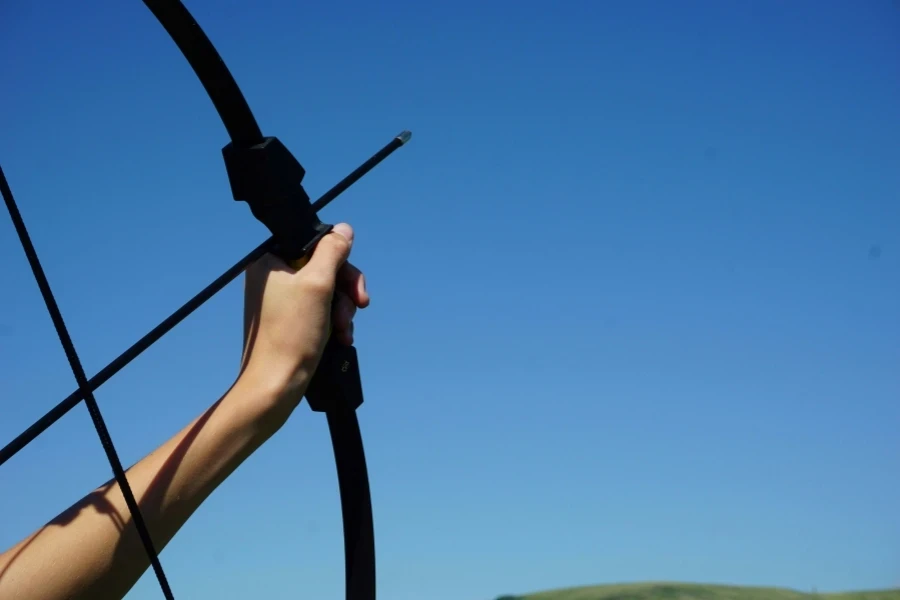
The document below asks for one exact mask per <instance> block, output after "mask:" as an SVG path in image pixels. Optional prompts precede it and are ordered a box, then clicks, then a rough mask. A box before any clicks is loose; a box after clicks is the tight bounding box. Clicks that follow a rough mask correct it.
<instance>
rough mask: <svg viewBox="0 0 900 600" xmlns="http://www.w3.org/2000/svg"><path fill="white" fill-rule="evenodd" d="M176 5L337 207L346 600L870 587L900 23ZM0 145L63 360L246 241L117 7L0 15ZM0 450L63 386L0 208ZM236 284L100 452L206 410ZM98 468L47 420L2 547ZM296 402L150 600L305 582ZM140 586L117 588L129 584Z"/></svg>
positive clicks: (104, 348)
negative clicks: (52, 303) (357, 373)
mask: <svg viewBox="0 0 900 600" xmlns="http://www.w3.org/2000/svg"><path fill="white" fill-rule="evenodd" d="M188 7H189V8H190V9H191V10H192V11H193V12H194V14H195V16H196V17H197V19H198V20H199V22H200V23H201V24H202V26H203V27H204V28H205V29H206V31H207V33H208V34H209V35H210V37H211V38H212V40H213V41H214V43H215V44H216V46H217V47H218V48H219V50H220V52H221V53H222V55H223V57H224V59H225V60H226V62H227V64H228V66H229V67H230V68H231V70H232V72H233V73H234V75H235V77H236V78H237V80H238V82H239V84H240V86H241V87H242V89H243V90H244V92H245V94H246V96H247V98H248V100H249V102H250V104H251V106H252V107H253V109H254V112H255V113H256V115H257V118H258V119H259V121H260V124H261V125H262V127H263V130H264V132H265V133H266V134H269V135H277V136H278V137H280V138H281V139H282V140H283V141H284V142H285V143H286V144H287V145H288V147H290V148H291V149H292V151H293V152H294V153H295V155H296V156H297V157H298V158H299V159H300V160H301V162H302V163H303V164H304V166H305V167H306V168H307V171H308V176H307V179H306V184H307V189H308V190H309V191H310V193H311V194H312V195H313V196H317V195H318V194H320V193H322V192H323V191H324V190H326V189H327V188H328V187H330V186H331V185H332V184H333V183H334V182H335V181H337V180H338V179H339V178H340V177H342V176H343V175H344V174H345V173H346V172H348V171H349V170H350V169H352V168H354V167H355V166H356V165H357V164H358V163H359V162H361V161H362V160H363V159H365V158H366V157H368V156H369V155H370V154H371V153H372V152H374V151H375V150H376V149H378V148H380V147H381V146H382V145H383V144H384V143H386V142H387V141H388V140H389V139H390V138H391V137H392V136H393V135H395V134H396V133H397V132H399V131H400V130H402V129H410V130H412V131H413V140H412V143H411V144H409V145H408V146H407V147H405V148H403V149H402V150H400V151H398V152H397V153H396V154H395V155H394V156H392V157H391V158H389V159H388V160H387V161H386V162H385V163H383V164H382V165H381V166H379V167H378V168H377V169H376V170H375V171H374V172H372V173H371V174H370V175H368V176H367V177H366V178H365V179H364V180H363V181H362V182H361V183H359V184H357V185H356V186H355V187H353V188H352V189H351V190H350V191H349V192H347V193H346V194H345V195H344V197H342V198H341V200H340V201H339V202H337V203H335V204H334V205H333V206H331V207H329V208H328V209H327V210H326V211H325V212H324V213H323V218H326V219H328V220H331V221H336V220H346V221H348V222H350V223H351V224H353V225H354V226H355V228H356V230H357V236H358V237H357V239H358V243H357V245H356V247H355V250H354V255H353V260H354V261H355V262H356V263H357V264H359V265H360V266H361V267H363V268H364V269H365V270H366V271H367V273H368V275H369V283H370V289H371V292H372V295H373V302H372V305H371V307H370V308H369V309H367V310H366V311H364V312H362V313H361V314H360V315H359V318H358V323H357V331H358V347H359V351H360V353H361V360H362V362H363V369H364V373H363V374H364V377H365V389H366V396H367V402H366V404H365V405H364V407H363V408H362V409H361V412H360V418H361V421H362V426H363V429H364V435H365V443H366V450H367V453H368V459H369V465H370V470H371V479H372V493H373V499H374V505H375V519H376V528H377V531H376V536H377V550H378V576H379V592H380V597H382V598H422V597H426V596H427V597H428V598H431V599H434V600H460V599H471V600H478V599H482V600H484V599H489V598H492V597H494V596H496V595H498V594H501V593H519V592H527V591H531V590H537V589H544V588H552V587H557V586H569V585H578V584H592V583H604V582H617V581H632V580H647V579H652V580H686V581H714V582H731V583H740V584H766V585H780V586H794V587H798V588H802V589H809V588H810V587H812V586H818V588H819V589H820V590H841V589H852V588H878V587H886V586H894V585H900V513H898V511H897V507H898V506H900V443H898V441H897V434H896V432H897V423H898V422H900V402H898V400H900V368H898V365H900V351H898V348H900V344H898V341H900V276H898V275H900V227H898V225H900V203H898V190H900V145H898V143H897V140H898V139H900V113H898V111H897V107H898V106H900V77H898V75H900V62H898V57H900V10H898V6H897V4H896V3H892V2H890V1H888V0H873V1H871V2H860V3H850V2H838V1H828V2H812V1H808V0H804V1H798V2H791V3H776V2H772V1H765V2H754V3H735V2H714V1H708V2H697V1H689V2H678V3H675V2H654V3H651V2H628V3H626V2H615V3H614V2H590V1H582V2H565V3H558V4H556V5H554V4H552V3H549V2H537V1H525V2H515V3H512V2H505V3H501V2H494V3H487V4H483V3H476V2H473V1H465V2H453V3H449V2H427V3H414V2H393V3H390V4H389V5H383V6H379V5H377V3H376V4H373V3H366V2H358V1H357V2H352V3H338V4H335V6H334V7H331V8H326V7H324V5H322V4H321V3H320V4H319V5H317V6H315V7H314V8H312V9H308V5H307V4H306V3H294V2H287V1H284V0H281V1H256V2H247V1H244V2H237V1H232V2H212V1H211V0H194V1H191V2H189V3H188ZM0 32H2V33H0V56H2V63H0V69H2V71H0V75H2V89H3V92H2V94H0V162H2V165H3V168H4V170H5V171H6V174H7V176H8V177H9V180H10V183H11V185H12V187H13V190H14V191H15V193H16V194H17V197H18V200H19V203H20V205H21V208H22V212H23V214H24V217H25V219H26V221H27V223H28V225H29V226H30V228H31V232H32V235H33V238H34V241H35V244H36V246H37V248H38V250H39V252H40V256H41V258H42V259H43V261H44V264H45V267H46V270H47V272H48V275H49V278H50V280H51V283H52V285H53V288H54V291H55V292H56V294H57V296H58V299H59V302H60V304H61V306H62V309H63V312H64V315H65V318H66V320H67V322H68V324H69V327H70V329H71V332H72V334H73V337H74V340H75V343H76V345H77V347H78V349H79V351H80V353H81V356H82V357H83V360H84V363H85V365H86V368H87V370H88V371H89V372H90V373H94V372H96V371H97V370H99V369H100V368H101V367H103V366H104V365H105V364H106V363H107V362H108V361H109V360H111V359H112V358H113V357H115V356H116V355H117V354H118V353H119V352H120V351H122V350H123V349H125V348H126V347H127V346H128V345H130V344H131V343H132V342H134V341H135V340H136V339H137V338H138V337H140V336H141V335H142V334H144V333H145V332H146V331H147V330H149V329H150V328H151V327H152V326H154V325H155V324H156V323H157V322H158V321H159V320H161V319H162V318H163V317H165V316H166V315H167V314H168V313H169V312H170V311H171V310H173V309H174V308H176V307H177V306H178V305H180V304H181V303H182V302H183V301H184V300H186V299H187V298H188V297H189V296H190V295H192V294H193V293H195V292H196V291H197V290H199V289H200V288H201V287H202V286H203V285H205V284H206V283H207V282H208V281H209V280H211V279H212V278H213V277H215V276H216V275H218V274H219V272H221V271H222V270H224V269H225V268H226V267H227V266H229V265H230V264H231V263H233V262H234V261H235V260H236V259H237V258H239V257H240V256H242V255H243V254H244V253H246V252H247V251H249V249H251V248H252V247H253V246H255V245H256V244H257V243H258V242H259V241H261V240H262V239H263V238H264V237H265V231H264V229H263V227H262V226H261V225H260V224H258V223H257V222H256V221H255V220H254V219H253V218H252V217H251V215H250V213H249V211H248V210H247V207H246V205H244V204H242V203H236V202H234V201H232V200H231V199H230V196H229V193H228V184H227V180H226V177H225V174H224V169H223V165H222V161H221V157H220V148H221V146H222V145H223V144H224V143H226V142H227V139H226V136H225V131H224V129H223V127H222V125H221V123H220V121H219V120H218V117H217V115H216V113H215V111H214V110H213V107H212V105H211V103H210V102H209V100H208V98H207V97H206V95H205V93H204V91H203V89H202V88H201V86H200V84H199V83H198V82H197V80H196V79H195V76H194V74H193V73H192V71H191V70H190V68H189V67H188V65H187V63H186V62H185V61H184V59H183V58H182V57H181V55H180V54H179V53H178V51H177V49H176V48H175V46H174V44H173V43H172V42H171V41H170V40H169V39H168V38H167V36H166V34H165V32H164V31H163V29H162V28H161V27H160V26H159V24H158V23H157V22H156V21H155V19H154V18H153V17H152V15H151V14H150V12H149V11H148V10H147V9H146V8H145V7H144V5H143V4H142V3H141V2H139V1H137V0H134V1H129V2H112V1H110V0H102V1H93V2H87V3H76V4H74V5H70V4H68V3H61V2H59V3H53V4H52V5H48V6H46V7H43V8H41V7H39V6H38V5H37V4H35V3H31V2H25V0H12V1H11V2H10V1H7V2H4V3H3V6H2V8H0ZM0 256H2V257H3V261H2V280H3V283H2V289H3V294H2V295H0V332H2V334H0V440H2V442H3V443H5V442H6V441H7V440H9V439H11V438H12V437H14V436H15V435H16V434H18V433H19V432H20V431H21V430H22V429H24V428H25V427H26V426H27V425H29V424H30V423H31V422H33V421H34V420H35V419H36V418H38V417H39V416H40V415H41V414H43V413H44V412H45V411H46V410H48V409H49V408H50V407H51V406H53V405H54V404H56V403H57V402H58V401H59V400H60V399H62V398H63V397H64V396H66V395H67V394H68V393H69V392H71V391H72V390H73V389H74V380H73V378H72V376H71V374H70V372H69V370H68V367H67V364H66V362H65V358H64V355H63V352H62V350H61V349H60V346H59V343H58V342H57V340H56V336H55V334H54V332H53V329H52V326H51V323H50V320H49V318H48V317H47V315H46V312H45V309H44V306H43V304H42V302H41V300H40V296H39V294H38V290H37V287H36V285H35V284H34V283H33V281H32V279H31V275H30V272H29V270H28V266H27V263H26V261H25V258H24V255H23V254H22V251H21V249H20V248H19V245H18V241H17V240H16V239H15V236H14V232H13V229H12V226H11V224H10V222H9V219H8V218H6V217H3V218H0ZM240 289H241V288H240V285H239V283H235V284H233V285H231V286H230V287H228V288H227V289H226V290H225V291H224V292H222V293H221V294H219V295H218V296H217V297H216V298H215V299H214V300H212V301H211V302H209V303H208V304H207V305H206V306H204V307H203V308H202V309H201V310H200V311H198V312H197V313H196V314H195V315H193V316H192V317H191V318H190V319H189V320H187V321H186V322H185V323H184V324H183V325H181V326H179V327H178V328H177V329H176V330H175V331H173V332H172V333H170V334H169V335H168V336H166V337H165V338H164V339H163V340H162V341H161V342H160V343H158V344H157V345H155V346H154V347H153V348H152V349H151V350H149V351H148V352H147V353H146V354H145V355H143V356H141V357H140V358H139V359H138V360H137V361H135V362H134V363H133V364H132V365H131V366H129V367H128V368H127V369H125V370H124V371H123V372H122V373H121V374H120V375H119V376H117V377H115V378H114V379H113V380H112V381H111V382H110V383H109V384H107V385H106V386H104V387H103V388H102V389H101V390H100V392H99V393H98V398H99V401H100V403H101V407H102V409H103V411H104V414H105V416H106V419H107V421H108V424H109V427H110V429H111V431H112V434H113V438H114V440H115V442H116V444H117V446H118V449H119V451H120V453H121V455H122V457H123V461H124V462H125V463H127V464H131V463H133V462H135V461H136V460H138V459H139V458H140V457H141V456H143V455H144V454H146V453H147V452H149V451H150V450H152V449H153V448H154V447H155V446H156V445H157V444H159V443H160V442H162V441H163V440H164V439H165V438H166V437H167V436H169V435H171V434H172V433H174V432H175V431H176V430H177V429H178V428H180V427H181V426H182V425H184V424H185V423H186V422H187V421H188V420H189V419H191V418H193V417H194V416H195V415H196V414H197V413H198V412H200V411H201V410H203V408H205V407H206V406H207V405H208V404H210V403H211V402H213V401H214V400H215V399H216V398H217V397H218V396H219V394H220V393H221V392H223V391H224V390H225V389H226V388H227V387H228V385H229V384H230V383H231V381H232V378H233V377H234V375H235V372H236V367H237V364H238V358H239V351H240V305H241V295H240ZM109 477H110V469H109V467H108V465H107V463H106V461H105V457H104V455H103V452H102V449H101V446H100V444H99V442H98V440H97V437H96V434H95V433H94V431H93V428H92V426H91V423H90V420H89V417H88V415H87V411H86V410H85V409H84V408H83V407H79V408H78V409H76V410H74V411H72V412H71V413H70V414H69V415H67V416H66V417H65V418H64V419H63V420H62V421H61V422H59V423H58V424H57V425H55V426H54V427H53V428H52V429H51V430H50V431H49V432H48V433H46V434H45V435H43V436H42V437H41V438H40V439H39V440H38V441H37V442H35V443H33V444H32V445H31V446H29V447H28V448H27V449H26V450H25V451H23V452H22V453H21V454H20V455H18V456H17V457H16V458H15V459H13V460H12V461H10V462H9V463H7V464H6V465H4V466H3V467H2V468H0V490H2V493H0V514H2V515H4V518H3V520H2V521H3V522H2V525H0V546H3V547H6V546H8V545H10V544H11V543H13V542H14V541H15V540H17V539H19V538H20V537H22V536H24V535H25V534H26V533H28V532H29V531H31V530H32V529H33V528H34V527H36V526H38V525H40V524H41V523H43V522H44V521H45V520H46V519H48V518H50V517H52V516H53V515H55V514H56V513H57V512H58V511H59V510H61V509H62V508H64V507H65V506H67V505H68V504H70V503H71V502H73V501H75V500H76V499H77V498H79V497H80V496H81V495H82V494H83V493H85V492H87V491H88V490H89V489H91V487H92V486H94V485H96V484H99V483H101V482H102V481H105V480H106V479H108V478H109ZM340 531H341V522H340V510H339V504H338V494H337V484H336V478H335V474H334V465H333V459H332V454H331V449H330V447H329V441H328V436H327V430H326V426H325V422H324V420H323V419H322V418H321V416H320V415H314V414H312V413H311V412H310V411H308V409H307V408H306V407H305V406H303V407H301V408H300V409H299V411H298V413H297V414H296V415H295V416H294V418H293V419H292V421H291V422H290V423H289V424H288V425H287V426H286V427H285V428H284V429H283V430H282V431H281V432H280V433H279V434H278V435H277V437H276V438H274V439H273V440H272V441H271V442H270V443H269V444H268V445H267V446H266V447H264V448H263V449H262V450H260V451H259V452H258V453H257V454H256V455H254V456H253V457H252V459H251V460H249V461H248V462H247V463H246V464H245V465H244V466H243V467H241V469H240V470H239V471H238V472H237V473H236V474H235V475H234V476H233V477H232V478H231V479H230V480H228V481H227V482H226V483H225V484H224V485H222V487H221V488H219V489H218V490H217V492H216V493H215V494H214V496H213V497H212V498H211V499H210V500H209V501H208V502H207V503H206V504H205V505H204V506H203V507H202V509H201V510H200V511H199V513H198V514H196V516H195V517H194V518H193V519H192V520H191V521H190V523H189V524H188V525H187V526H186V527H185V528H184V529H183V530H182V531H181V533H180V534H179V535H178V537H177V538H176V539H175V540H174V541H173V542H172V543H171V545H170V546H169V547H168V548H167V549H166V550H165V552H164V553H163V554H162V562H163V565H164V566H165V567H166V569H167V571H168V574H169V576H170V578H171V582H172V586H173V588H174V590H175V593H176V597H178V598H223V599H229V598H248V597H260V598H262V597H265V598H272V599H276V598H297V597H309V598H338V597H341V594H342V593H343V592H342V586H343V574H342V573H343V563H342V559H343V555H342V547H341V533H340ZM159 597H161V596H160V593H159V591H158V589H157V587H156V582H155V580H154V578H153V576H152V574H150V575H149V576H146V577H145V578H144V579H143V580H142V581H141V583H140V584H139V585H138V586H137V588H136V589H135V590H134V591H133V593H132V594H131V595H130V596H129V598H133V599H134V600H144V599H147V600H150V599H155V598H159Z"/></svg>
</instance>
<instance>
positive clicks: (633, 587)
mask: <svg viewBox="0 0 900 600" xmlns="http://www.w3.org/2000/svg"><path fill="white" fill-rule="evenodd" d="M496 600H900V589H895V590H877V591H867V592H846V593H840V594H813V593H806V592H798V591H796V590H788V589H782V588H762V587H739V586H727V585H698V584H690V583H637V584H626V585H600V586H593V587H578V588H569V589H564V590H552V591H546V592H539V593H535V594H527V595H524V596H500V597H499V598H497V599H496Z"/></svg>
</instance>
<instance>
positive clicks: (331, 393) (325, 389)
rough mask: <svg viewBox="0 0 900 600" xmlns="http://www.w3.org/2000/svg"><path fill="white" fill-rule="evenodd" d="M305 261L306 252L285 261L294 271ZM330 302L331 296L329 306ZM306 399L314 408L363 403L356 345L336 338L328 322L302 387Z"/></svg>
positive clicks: (323, 409)
mask: <svg viewBox="0 0 900 600" xmlns="http://www.w3.org/2000/svg"><path fill="white" fill-rule="evenodd" d="M307 262H309V255H307V256H304V257H303V258H299V259H296V260H288V261H287V263H288V265H289V266H290V267H291V268H293V269H296V270H298V271H299V270H300V269H302V268H303V267H304V266H305V265H306V263H307ZM333 303H334V301H333V300H332V306H333ZM306 401H307V402H309V407H310V408H311V409H312V410H314V411H315V412H335V411H344V410H348V411H354V410H356V409H357V408H359V407H360V405H361V404H362V403H363V391H362V378H361V377H360V373H359V357H358V355H357V353H356V348H354V347H353V346H348V345H346V344H344V343H342V342H341V341H339V340H338V339H336V338H335V336H334V331H333V329H332V326H331V323H330V322H329V324H328V342H326V344H325V351H324V352H323V353H322V358H321V360H320V361H319V366H318V367H317V368H316V372H315V373H314V374H313V377H312V379H311V380H310V382H309V385H308V386H307V387H306Z"/></svg>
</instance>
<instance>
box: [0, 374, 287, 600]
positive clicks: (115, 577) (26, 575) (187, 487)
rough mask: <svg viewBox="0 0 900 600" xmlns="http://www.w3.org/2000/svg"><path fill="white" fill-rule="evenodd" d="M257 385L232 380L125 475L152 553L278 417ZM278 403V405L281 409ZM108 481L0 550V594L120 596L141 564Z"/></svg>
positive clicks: (43, 598)
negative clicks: (231, 384) (221, 393)
mask: <svg viewBox="0 0 900 600" xmlns="http://www.w3.org/2000/svg"><path fill="white" fill-rule="evenodd" d="M272 394H273V393H272V392H271V391H269V390H266V389H265V388H261V387H259V386H253V385H251V384H250V383H249V382H246V381H240V380H239V381H238V383H236V384H235V386H234V387H232V389H231V390H229V392H228V393H226V394H225V396H223V397H222V398H221V399H220V400H219V401H218V402H217V403H216V404H214V405H213V406H212V407H210V408H209V409H207V410H206V411H205V412H204V413H203V414H202V415H200V416H199V417H198V418H196V419H195V420H194V421H193V422H192V423H190V424H189V425H188V426H187V427H185V428H184V429H182V430H181V431H180V432H179V433H178V434H176V435H175V436H173V437H172V438H171V439H169V440H168V441H167V442H166V443H165V444H163V445H162V446H160V447H159V448H157V449H156V450H155V451H154V452H152V453H151V454H149V455H148V456H147V457H145V458H144V459H142V460H141V461H140V462H138V463H137V464H135V465H134V466H133V467H132V468H131V469H129V470H128V472H127V478H128V482H129V484H130V485H131V488H132V490H133V491H134V495H135V498H136V500H137V502H138V504H139V505H140V508H141V513H142V515H143V517H144V520H145V522H146V523H147V528H148V529H149V531H150V535H151V538H152V539H153V544H154V546H155V547H156V550H157V551H158V552H161V551H162V549H163V548H164V547H165V546H166V544H167V543H168V542H169V541H170V540H171V539H172V537H173V536H174V535H175V533H176V532H177V531H178V530H179V529H180V528H181V526H182V525H183V524H184V522H185V521H186V520H187V519H188V518H189V517H190V516H191V515H192V514H193V513H194V511H195V510H196V509H197V508H198V507H199V506H200V504H201V503H202V502H203V501H204V500H205V499H206V498H207V497H208V496H209V494H210V493H212V491H213V490H214V489H215V488H216V487H217V486H218V485H219V484H220V483H221V482H222V481H223V480H224V479H225V478H226V477H228V475H229V474H231V473H232V472H233V471H234V470H235V469H236V468H237V467H238V466H239V465H240V464H241V463H242V462H243V461H244V460H245V459H246V458H247V457H248V456H249V455H250V454H252V453H253V451H254V450H256V448H258V447H259V446H260V445H261V444H262V443H263V442H264V441H265V440H266V439H268V438H269V437H270V436H271V435H272V434H273V433H274V432H275V431H277V429H278V428H279V427H280V425H281V424H282V423H283V422H284V420H285V419H286V418H287V416H288V415H287V414H280V413H275V412H274V411H273V410H268V407H270V406H275V403H274V400H273V399H272V398H269V397H261V396H271V395H272ZM283 412H284V410H283V409H281V413H283ZM149 564H150V563H149V559H148V558H147V556H146V552H145V550H144V547H143V544H142V543H141V540H140V537H139V536H138V533H137V529H136V528H135V527H134V524H133V523H132V521H131V517H130V514H129V512H128V507H127V505H126V504H125V499H124V497H123V496H122V493H121V491H120V489H119V486H118V484H117V483H116V482H115V480H112V481H111V482H108V483H107V484H105V485H103V486H101V487H100V488H98V489H97V490H95V491H94V492H92V493H91V494H88V495H87V496H85V497H84V498H82V499H81V500H80V501H79V502H77V503H76V504H74V505H73V506H72V507H70V508H69V509H67V510H66V511H65V512H63V513H62V514H60V515H59V516H58V517H57V518H56V519H54V520H53V521H51V522H50V523H49V524H48V525H46V526H45V527H43V528H42V529H40V530H38V531H37V532H35V533H34V534H32V535H31V536H29V537H28V538H27V539H25V540H23V541H22V542H20V543H19V544H18V545H16V546H15V547H13V548H11V549H10V550H9V551H7V552H6V553H5V554H3V555H0V597H2V598H4V599H7V598H8V599H10V600H38V599H40V600H56V599H60V600H62V599H63V598H65V599H66V600H71V599H76V598H77V599H81V598H91V599H92V600H106V599H113V598H115V599H119V598H122V597H123V596H124V595H125V594H126V593H127V592H128V590H129V589H130V588H131V587H132V586H133V585H134V584H135V583H136V582H137V580H138V579H139V578H140V577H141V575H142V574H143V573H144V571H145V570H146V569H147V567H148V566H149Z"/></svg>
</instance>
